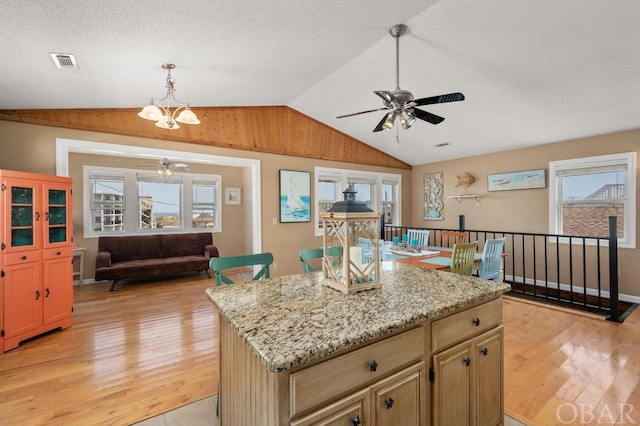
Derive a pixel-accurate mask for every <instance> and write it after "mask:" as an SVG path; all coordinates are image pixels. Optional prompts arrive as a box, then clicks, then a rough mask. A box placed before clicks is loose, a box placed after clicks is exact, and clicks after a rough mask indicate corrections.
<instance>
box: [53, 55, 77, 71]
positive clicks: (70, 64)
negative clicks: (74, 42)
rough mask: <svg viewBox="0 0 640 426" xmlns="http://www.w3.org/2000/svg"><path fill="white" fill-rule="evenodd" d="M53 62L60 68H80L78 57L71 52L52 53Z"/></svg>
mask: <svg viewBox="0 0 640 426" xmlns="http://www.w3.org/2000/svg"><path fill="white" fill-rule="evenodd" d="M50 55H51V59H53V63H54V64H56V67H58V69H59V70H72V69H78V61H76V57H75V56H74V55H72V54H70V53H50Z"/></svg>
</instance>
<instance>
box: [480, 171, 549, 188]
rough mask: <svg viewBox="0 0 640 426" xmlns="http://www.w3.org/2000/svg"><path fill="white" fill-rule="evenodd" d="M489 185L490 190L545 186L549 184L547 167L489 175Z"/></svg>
mask: <svg viewBox="0 0 640 426" xmlns="http://www.w3.org/2000/svg"><path fill="white" fill-rule="evenodd" d="M487 185H488V189H489V191H509V190H512V189H534V188H545V187H546V185H547V182H546V177H545V169H540V170H527V171H524V172H511V173H500V174H495V175H489V176H487Z"/></svg>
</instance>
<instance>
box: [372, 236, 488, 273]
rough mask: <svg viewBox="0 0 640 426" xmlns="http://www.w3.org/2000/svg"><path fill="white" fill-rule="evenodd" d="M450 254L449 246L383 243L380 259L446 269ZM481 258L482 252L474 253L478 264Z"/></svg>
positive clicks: (451, 250) (448, 264) (449, 262)
mask: <svg viewBox="0 0 640 426" xmlns="http://www.w3.org/2000/svg"><path fill="white" fill-rule="evenodd" d="M452 254H453V248H451V247H437V246H428V247H411V246H407V247H403V246H393V245H389V244H388V243H385V247H384V249H383V250H382V260H383V261H385V260H386V261H393V262H396V263H403V264H407V265H413V266H419V267H421V268H428V269H437V270H441V271H446V270H448V269H449V267H450V266H451V255H452ZM481 260H482V253H476V254H475V256H474V262H475V263H477V264H478V266H479V263H480V261H481ZM474 269H475V268H474Z"/></svg>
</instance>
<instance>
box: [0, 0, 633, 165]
mask: <svg viewBox="0 0 640 426" xmlns="http://www.w3.org/2000/svg"><path fill="white" fill-rule="evenodd" d="M639 22H640V1H637V0H563V1H557V0H537V1H535V2H532V1H530V0H483V1H479V0H444V1H440V2H436V1H433V0H428V1H425V0H350V1H344V0H323V1H312V0H305V1H302V0H298V1H296V0H235V1H229V0H218V1H213V0H208V1H207V0H199V1H196V0H183V1H181V2H175V1H167V0H156V1H153V2H152V1H148V0H142V1H135V2H132V1H129V0H127V1H124V0H111V1H93V0H91V1H87V0H47V1H42V0H32V1H19V0H3V1H2V2H0V34H1V35H2V42H1V43H0V54H1V55H2V57H3V58H4V63H3V64H2V67H1V68H0V69H1V71H2V74H1V78H0V94H1V95H0V109H22V108H132V107H142V106H143V105H145V104H146V103H147V102H148V100H149V98H151V97H161V96H163V95H164V93H163V92H164V80H165V77H166V73H165V71H164V70H162V69H161V68H160V65H161V64H162V63H165V62H171V63H175V64H177V66H178V67H177V68H176V70H174V72H173V75H174V77H175V80H176V89H177V91H176V96H177V97H178V99H179V100H181V101H183V102H189V103H191V105H192V106H193V107H195V108H197V107H198V106H243V105H288V106H290V107H292V108H294V109H297V110H299V111H301V112H302V113H304V114H307V115H309V116H311V117H313V118H315V119H317V120H319V121H321V122H323V123H326V124H327V125H329V126H331V127H334V128H336V129H338V130H340V131H342V132H344V133H346V134H349V135H351V136H353V137H355V138H357V139H359V140H361V141H363V142H365V143H367V144H369V145H371V146H374V147H376V148H378V149H380V150H382V151H385V152H387V153H389V154H390V155H393V156H394V157H397V158H399V159H401V160H403V161H405V162H407V163H409V164H412V165H418V164H425V163H430V162H435V161H441V160H447V159H452V158H458V157H465V156H470V155H476V154H482V153H488V152H496V151H501V150H506V149H513V148H519V147H525V146H532V145H536V144H542V143H550V142H557V141H561V140H566V139H571V138H577V137H583V136H590V135H599V134H604V133H610V132H615V131H621V130H628V129H635V128H640V54H638V53H637V46H639V45H640V25H638V23H639ZM397 23H404V24H406V25H408V27H409V31H408V33H407V34H406V35H405V36H403V37H402V38H401V39H400V86H401V87H402V88H403V89H406V90H410V91H411V92H413V94H414V95H415V96H416V97H426V96H433V95H439V94H443V93H449V92H455V91H460V92H462V93H464V94H465V96H466V100H465V101H464V102H456V103H449V104H440V105H433V106H425V107H423V109H425V110H427V111H429V112H432V113H435V114H438V115H441V116H443V117H445V118H446V120H445V121H444V122H443V123H441V124H439V125H437V126H434V125H431V124H428V123H425V122H420V121H419V122H416V123H415V124H414V125H413V127H412V128H411V129H409V130H406V131H403V130H399V132H398V136H399V140H400V144H399V146H397V145H396V130H395V129H394V130H392V131H390V132H386V131H385V132H379V133H372V132H371V130H373V128H374V127H375V125H376V124H377V123H378V121H379V120H380V119H381V118H382V116H383V114H384V112H377V113H370V114H364V115H360V116H356V117H350V118H344V119H339V120H338V119H336V118H335V117H336V116H337V115H342V114H347V113H352V112H357V111H361V110H367V109H373V108H378V107H381V106H382V103H381V100H380V99H379V98H378V97H377V96H375V95H374V94H373V90H393V89H394V87H395V40H394V39H393V38H392V37H391V36H390V35H389V33H388V30H389V28H390V27H391V26H392V25H394V24H397ZM52 52H56V53H72V54H74V55H76V58H77V60H78V63H79V66H80V69H79V70H58V69H57V68H56V67H55V66H54V64H53V61H52V60H51V58H50V56H49V53H52ZM443 142H448V143H449V144H450V145H449V146H447V147H444V148H435V147H434V145H436V144H440V143H443ZM639 144H640V141H639ZM396 148H397V149H396ZM506 168H508V167H506Z"/></svg>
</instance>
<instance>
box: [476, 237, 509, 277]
mask: <svg viewBox="0 0 640 426" xmlns="http://www.w3.org/2000/svg"><path fill="white" fill-rule="evenodd" d="M504 241H505V238H496V239H491V240H487V241H485V243H484V249H483V250H482V260H481V261H480V268H479V269H478V276H479V277H480V278H484V279H485V280H494V281H501V277H500V265H501V264H502V251H503V249H504Z"/></svg>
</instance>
